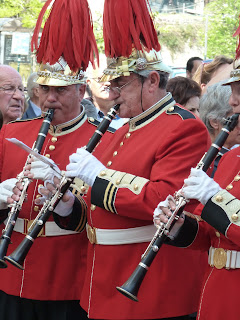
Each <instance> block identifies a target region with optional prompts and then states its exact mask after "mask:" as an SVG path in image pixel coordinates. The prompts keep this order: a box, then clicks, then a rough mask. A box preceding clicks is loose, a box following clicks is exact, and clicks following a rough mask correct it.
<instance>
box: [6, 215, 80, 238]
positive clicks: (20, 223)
mask: <svg viewBox="0 0 240 320" xmlns="http://www.w3.org/2000/svg"><path fill="white" fill-rule="evenodd" d="M7 220H8V218H7V219H6V220H5V221H4V224H5V225H6V224H7ZM33 221H34V220H28V219H21V218H17V221H16V224H15V226H14V229H13V230H14V231H16V232H20V233H22V234H25V235H26V234H27V232H28V229H29V227H30V225H31V224H32V222H33ZM76 233H78V232H76V231H72V230H65V229H61V228H59V226H58V225H57V224H56V223H55V222H54V221H47V222H46V223H45V225H44V227H43V228H42V231H40V233H39V234H38V237H49V236H52V237H53V236H64V235H68V234H76Z"/></svg>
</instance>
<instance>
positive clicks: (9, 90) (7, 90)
mask: <svg viewBox="0 0 240 320" xmlns="http://www.w3.org/2000/svg"><path fill="white" fill-rule="evenodd" d="M0 90H2V91H3V92H4V93H6V94H9V95H13V94H14V93H15V92H16V91H17V90H19V91H20V93H21V95H22V96H24V88H23V87H14V86H9V87H0Z"/></svg>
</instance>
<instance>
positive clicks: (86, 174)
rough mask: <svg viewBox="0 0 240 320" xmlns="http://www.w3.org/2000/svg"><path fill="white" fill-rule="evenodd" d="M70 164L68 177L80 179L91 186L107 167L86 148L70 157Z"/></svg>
mask: <svg viewBox="0 0 240 320" xmlns="http://www.w3.org/2000/svg"><path fill="white" fill-rule="evenodd" d="M69 160H70V163H69V164H68V165H67V167H66V177H71V178H73V177H78V178H79V179H81V180H83V181H84V182H86V183H87V184H88V185H89V186H91V187H92V186H93V183H94V181H95V179H96V177H97V175H98V174H99V173H100V172H101V171H102V170H104V169H106V167H105V166H104V165H103V164H102V163H101V162H100V161H98V160H97V158H95V157H94V156H93V155H92V154H91V153H89V152H88V151H86V150H85V149H84V148H80V149H77V152H76V153H73V154H72V155H71V156H70V157H69Z"/></svg>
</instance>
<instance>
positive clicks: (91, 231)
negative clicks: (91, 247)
mask: <svg viewBox="0 0 240 320" xmlns="http://www.w3.org/2000/svg"><path fill="white" fill-rule="evenodd" d="M86 229H87V237H88V240H89V242H90V243H91V244H96V243H97V237H96V230H95V228H94V227H91V226H90V225H89V224H87V228H86Z"/></svg>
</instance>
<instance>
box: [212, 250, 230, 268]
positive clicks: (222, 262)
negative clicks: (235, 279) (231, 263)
mask: <svg viewBox="0 0 240 320" xmlns="http://www.w3.org/2000/svg"><path fill="white" fill-rule="evenodd" d="M226 263H227V252H226V250H224V249H222V248H217V249H215V250H214V254H213V265H214V267H215V268H217V269H222V268H224V267H226Z"/></svg>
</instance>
